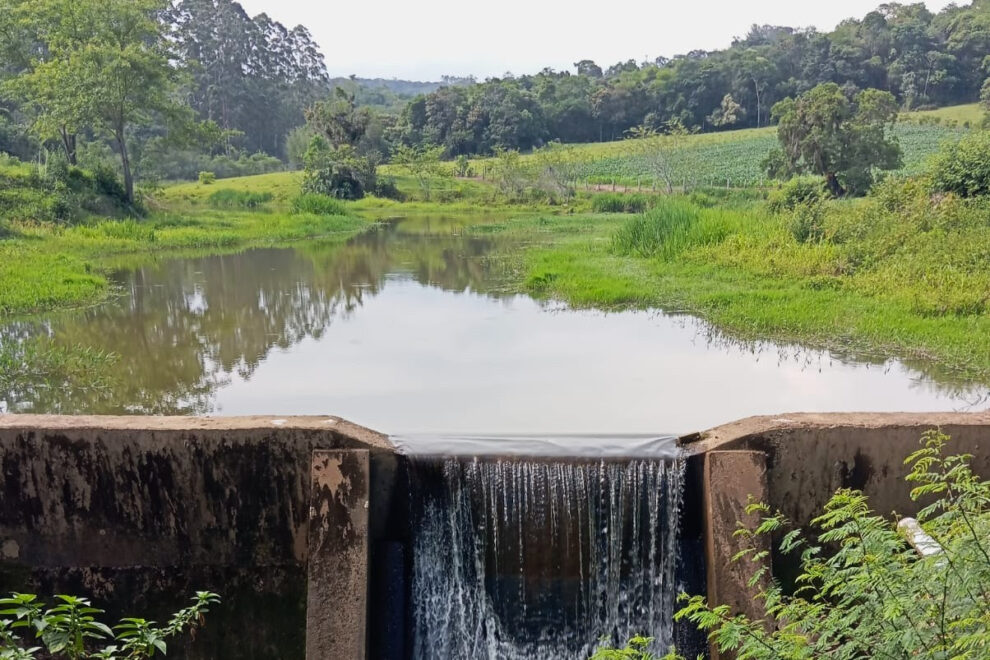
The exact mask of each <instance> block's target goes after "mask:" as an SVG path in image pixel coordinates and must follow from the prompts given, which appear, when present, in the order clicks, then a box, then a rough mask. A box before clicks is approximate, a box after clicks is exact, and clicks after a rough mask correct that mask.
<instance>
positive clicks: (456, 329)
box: [0, 220, 986, 434]
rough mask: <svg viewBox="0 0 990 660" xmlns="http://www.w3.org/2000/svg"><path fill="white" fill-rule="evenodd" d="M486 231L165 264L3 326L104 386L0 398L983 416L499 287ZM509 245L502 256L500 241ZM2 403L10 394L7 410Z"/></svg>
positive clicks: (440, 418) (785, 350)
mask: <svg viewBox="0 0 990 660" xmlns="http://www.w3.org/2000/svg"><path fill="white" fill-rule="evenodd" d="M496 247H497V246H496V243H495V241H494V239H493V238H491V237H487V236H482V237H479V236H477V235H471V236H466V235H464V233H463V232H462V231H461V229H460V227H459V225H458V223H450V222H443V221H439V220H432V221H424V220H417V221H412V220H408V221H401V222H398V223H393V224H390V225H386V226H383V227H381V228H380V229H378V230H375V231H372V232H369V233H368V234H366V235H363V236H360V237H358V238H356V239H354V240H352V241H350V242H349V243H347V244H346V245H344V246H341V245H336V244H326V243H312V244H307V245H303V246H299V247H296V248H292V249H261V250H251V251H248V252H244V253H242V254H237V255H230V256H214V257H207V258H199V259H185V260H168V261H162V262H160V263H154V264H149V265H146V266H144V267H141V268H138V269H136V270H127V271H122V272H119V273H117V274H116V276H115V277H116V279H117V280H118V281H119V284H120V286H121V287H122V288H123V290H124V292H125V294H124V295H123V296H121V297H120V298H118V299H116V300H115V301H113V302H111V303H108V304H105V305H102V306H100V307H96V308H93V309H89V310H84V311H80V312H74V313H69V314H58V315H54V316H52V317H51V318H49V319H45V320H43V321H33V322H30V323H25V322H21V323H16V324H8V325H7V326H5V327H3V328H0V333H2V334H0V338H2V340H5V341H13V340H14V339H15V338H17V337H24V336H30V335H32V334H38V333H45V334H49V335H50V336H52V337H53V338H54V340H55V341H56V342H60V343H64V344H79V345H83V346H88V347H93V348H99V349H103V350H109V351H114V352H116V353H118V354H119V355H120V362H119V364H118V372H119V375H120V377H119V379H117V381H116V382H115V383H114V384H112V385H111V386H110V387H108V388H103V389H99V390H93V389H88V388H83V387H76V388H67V389H59V390H54V391H53V390H50V389H47V388H44V387H30V388H24V390H23V391H15V392H9V393H6V394H4V393H0V409H7V410H16V411H22V412H63V413H122V412H123V413H153V414H167V413H173V414H174V413H183V414H185V413H197V414H217V415H245V414H272V415H290V414H333V415H340V416H343V417H346V418H348V419H351V420H353V421H355V422H358V423H360V424H364V425H366V426H370V427H372V428H375V429H378V430H382V431H385V432H390V433H472V434H479V433H488V434H522V433H528V434H541V433H568V432H570V433H609V434H615V433H661V432H673V433H677V432H686V431H693V430H698V429H701V428H707V427H710V426H712V425H715V424H718V423H721V422H726V421H729V420H732V419H736V418H740V417H745V416H748V415H755V414H771V413H781V412H794V411H934V410H962V409H974V408H983V407H985V403H984V400H983V399H982V398H981V397H982V396H983V395H985V393H986V388H981V387H977V386H959V385H958V384H956V383H953V382H952V381H951V380H947V379H946V378H944V377H941V376H940V375H939V374H938V373H937V371H935V370H934V369H932V368H931V367H926V366H925V365H912V366H908V365H905V364H903V363H900V362H897V361H890V360H887V361H884V360H879V361H877V360H873V361H867V360H863V359H858V360H857V359H852V358H845V357H840V356H837V355H834V354H830V353H825V352H818V351H812V350H805V349H801V348H799V347H795V346H780V345H775V344H771V343H759V344H752V343H740V342H733V341H729V340H726V339H725V338H721V337H718V336H715V335H714V333H712V332H711V331H710V329H709V328H708V326H707V325H706V324H704V323H702V322H700V321H697V320H695V319H692V318H690V317H684V316H679V317H678V316H669V315H664V314H662V313H659V312H623V313H613V314H605V313H601V312H593V311H573V310H568V309H566V308H563V307H561V306H560V305H556V304H549V305H548V304H543V303H540V302H537V301H534V300H533V299H531V298H528V297H526V296H520V295H512V294H507V293H505V292H504V287H503V286H502V282H503V278H502V277H501V273H500V264H501V262H500V261H499V260H497V259H492V258H490V256H489V255H491V253H492V251H493V250H495V248H496ZM498 247H500V248H508V249H512V246H498ZM4 399H6V401H4Z"/></svg>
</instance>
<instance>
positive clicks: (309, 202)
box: [292, 193, 347, 215]
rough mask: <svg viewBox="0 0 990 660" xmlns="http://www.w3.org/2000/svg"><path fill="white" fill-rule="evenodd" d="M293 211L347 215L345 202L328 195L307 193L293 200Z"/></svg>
mask: <svg viewBox="0 0 990 660" xmlns="http://www.w3.org/2000/svg"><path fill="white" fill-rule="evenodd" d="M292 212H293V213H311V214H313V215H347V206H345V205H344V202H342V201H340V200H339V199H334V198H333V197H327V196H326V195H314V194H312V193H307V194H304V195H299V196H298V197H296V198H295V199H293V200H292Z"/></svg>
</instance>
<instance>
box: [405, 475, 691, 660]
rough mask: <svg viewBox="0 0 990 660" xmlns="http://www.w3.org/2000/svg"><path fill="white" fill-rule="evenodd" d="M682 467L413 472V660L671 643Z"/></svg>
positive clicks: (565, 653)
mask: <svg viewBox="0 0 990 660" xmlns="http://www.w3.org/2000/svg"><path fill="white" fill-rule="evenodd" d="M683 470H684V466H683V462H682V461H680V460H678V459H667V460H663V459H641V460H632V461H619V460H611V459H606V460H597V461H596V460H589V459H584V460H566V459H533V458H524V457H515V458H473V459H469V458H447V459H435V460H433V461H432V462H428V461H426V460H425V459H424V460H422V461H420V462H417V461H416V460H414V461H413V465H412V473H413V479H412V482H413V491H414V495H413V501H414V503H415V504H414V509H415V510H414V514H413V515H414V516H415V517H414V520H415V540H414V555H413V577H412V601H413V602H412V606H413V629H412V643H413V656H414V657H415V658H419V659H426V658H445V659H447V658H455V659H456V658H471V659H477V658H491V659H493V660H494V659H496V658H498V659H499V660H515V659H522V658H527V659H530V658H541V659H547V660H549V659H557V658H560V659H564V658H566V659H568V660H571V659H573V658H586V657H588V656H589V655H590V654H591V653H592V652H593V651H594V649H595V647H596V646H597V644H598V643H599V639H600V638H601V637H602V636H608V637H610V638H612V639H613V640H615V641H621V642H624V641H625V640H627V639H628V638H630V637H632V636H634V635H639V634H645V635H648V636H652V637H654V638H656V643H655V645H656V647H657V649H658V650H661V649H662V650H666V648H667V647H668V646H669V645H670V643H671V641H672V638H673V622H672V613H673V611H674V606H675V602H674V601H675V595H676V593H675V591H676V590H675V585H674V577H675V574H674V570H675V564H676V551H677V533H678V521H679V515H680V509H681V491H682V482H683Z"/></svg>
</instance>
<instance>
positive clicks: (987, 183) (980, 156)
mask: <svg viewBox="0 0 990 660" xmlns="http://www.w3.org/2000/svg"><path fill="white" fill-rule="evenodd" d="M931 183H932V189H933V190H934V191H935V192H943V193H955V194H957V195H959V196H960V197H982V196H985V195H990V131H979V132H977V133H971V134H969V135H967V136H966V137H964V138H962V139H961V140H959V141H958V142H955V143H949V144H946V145H945V146H943V147H942V148H941V149H940V150H939V152H938V154H936V155H935V157H934V158H933V159H932V164H931Z"/></svg>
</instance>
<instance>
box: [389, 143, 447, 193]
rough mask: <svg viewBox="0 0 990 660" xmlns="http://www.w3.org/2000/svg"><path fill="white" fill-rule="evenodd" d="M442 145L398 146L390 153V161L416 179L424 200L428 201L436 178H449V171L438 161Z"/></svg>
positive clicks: (441, 154)
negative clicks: (417, 147) (421, 146)
mask: <svg viewBox="0 0 990 660" xmlns="http://www.w3.org/2000/svg"><path fill="white" fill-rule="evenodd" d="M441 156H443V147H423V148H419V149H414V148H412V147H406V146H400V147H398V148H397V149H396V151H395V153H394V154H393V155H392V162H393V163H394V164H396V165H398V166H399V167H400V168H402V169H403V170H405V171H407V172H409V173H410V174H412V175H413V177H415V179H416V183H418V184H419V188H420V190H422V191H423V195H424V196H425V198H426V201H430V191H431V190H432V189H433V184H434V183H435V182H436V180H437V179H449V178H450V176H451V171H450V169H449V168H446V167H444V166H443V163H442V162H441V161H440V158H441Z"/></svg>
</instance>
